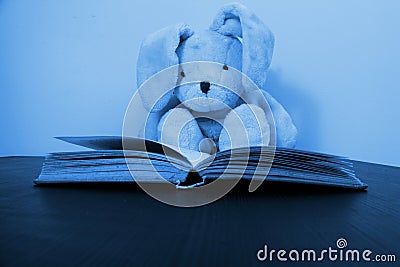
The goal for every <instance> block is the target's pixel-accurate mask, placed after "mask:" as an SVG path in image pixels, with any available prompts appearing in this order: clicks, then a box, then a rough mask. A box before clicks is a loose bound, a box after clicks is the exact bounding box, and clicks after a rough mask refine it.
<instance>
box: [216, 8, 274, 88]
mask: <svg viewBox="0 0 400 267" xmlns="http://www.w3.org/2000/svg"><path fill="white" fill-rule="evenodd" d="M210 29H211V30H214V31H216V32H218V33H220V34H223V35H227V36H233V37H237V38H239V39H241V41H242V50H243V59H242V60H243V61H242V72H243V73H244V74H246V75H247V76H249V78H250V79H251V80H252V81H253V82H254V83H255V84H256V85H257V86H258V87H259V88H260V89H262V88H263V86H264V83H265V81H266V75H267V69H268V67H269V65H270V63H271V60H272V54H273V49H274V36H273V34H272V32H271V31H270V30H269V29H268V28H267V27H266V26H265V25H264V24H263V22H262V21H261V20H260V19H259V18H258V17H257V16H256V15H255V14H254V13H253V12H251V11H250V10H249V9H247V8H246V7H245V6H244V5H242V4H239V3H234V4H228V5H225V6H223V7H222V8H221V10H220V11H219V12H218V14H217V15H216V17H215V19H214V21H213V23H212V25H211V27H210Z"/></svg>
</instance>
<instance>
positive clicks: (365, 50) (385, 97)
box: [0, 0, 400, 165]
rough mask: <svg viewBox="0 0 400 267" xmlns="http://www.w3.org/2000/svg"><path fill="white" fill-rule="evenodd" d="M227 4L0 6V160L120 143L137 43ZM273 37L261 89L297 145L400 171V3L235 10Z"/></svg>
mask: <svg viewBox="0 0 400 267" xmlns="http://www.w3.org/2000/svg"><path fill="white" fill-rule="evenodd" d="M223 3H226V1H215V0H207V1H198V2H195V1H193V2H189V1H177V0H171V1H160V2H157V3H156V2H154V1H142V2H141V3H136V2H134V1H77V0H74V1H22V0H21V1H12V0H0V116H1V120H0V122H1V132H0V149H1V151H0V155H43V154H45V153H46V152H50V151H59V150H74V149H76V148H75V147H74V146H72V145H69V144H63V143H62V142H61V141H57V140H54V139H52V136H59V135H100V134H106V135H119V134H120V133H121V127H122V120H123V115H124V111H125V108H126V106H127V104H128V102H129V100H130V97H131V96H132V94H133V93H134V91H135V89H136V85H135V81H136V77H135V65H136V58H137V53H138V50H139V46H140V43H141V41H142V40H143V38H144V37H145V36H146V35H147V34H149V33H151V32H153V31H155V30H158V29H159V28H161V27H164V26H166V25H169V24H174V23H177V22H186V23H189V24H190V25H192V27H194V28H195V29H201V28H204V27H208V25H209V24H210V22H211V19H212V18H213V16H214V14H215V13H216V11H217V10H218V8H219V7H220V6H221V5H222V4H223ZM243 3H244V4H246V5H247V6H248V7H249V8H251V9H253V10H255V11H256V13H257V15H258V16H259V17H260V18H261V19H262V20H263V21H264V22H265V23H266V24H267V25H268V26H269V27H270V28H271V29H272V31H273V32H274V33H275V37H276V49H275V54H274V58H273V61H272V66H271V70H270V74H269V88H270V89H269V90H270V93H271V94H272V95H274V96H275V97H276V98H277V99H278V100H279V101H280V102H281V103H283V104H284V105H285V107H286V108H287V109H288V111H289V112H290V113H291V114H292V116H293V118H294V121H295V123H296V124H297V126H298V128H299V131H300V136H299V143H298V147H299V148H304V149H311V150H316V151H323V152H329V153H334V154H339V155H346V156H349V157H351V158H354V159H359V160H365V161H372V162H378V163H386V164H392V165H400V157H399V154H400V126H399V114H400V103H399V102H400V90H399V85H400V66H399V62H400V53H399V49H400V30H399V28H400V19H399V15H398V14H399V11H400V6H399V4H398V2H397V1H388V0H387V1H347V0H340V1H339V0H337V1H329V2H328V1H317V0H316V1H243Z"/></svg>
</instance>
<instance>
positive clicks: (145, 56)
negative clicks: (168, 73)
mask: <svg viewBox="0 0 400 267" xmlns="http://www.w3.org/2000/svg"><path fill="white" fill-rule="evenodd" d="M192 35H193V31H192V30H191V29H190V28H189V26H188V25H185V24H178V25H175V26H170V27H166V28H163V29H161V30H159V31H157V32H155V33H153V34H150V35H149V36H148V37H147V38H146V39H145V40H144V41H143V43H142V46H141V47H140V51H139V57H138V61H137V68H136V69H137V86H138V88H139V87H140V86H141V85H142V84H143V83H144V82H145V81H146V80H147V79H149V78H150V77H151V76H153V75H154V74H156V73H157V72H159V71H161V70H163V69H165V68H168V67H170V66H173V65H176V64H179V58H178V55H177V54H176V52H175V51H176V49H177V48H178V46H179V44H180V43H181V42H182V41H184V40H186V39H187V38H189V37H190V36H192ZM168 89H170V88H163V86H162V85H160V87H159V88H154V90H141V91H140V92H139V93H140V95H141V97H142V100H143V104H144V106H145V107H146V108H147V109H150V108H151V107H150V105H149V103H151V101H154V100H155V99H158V98H159V97H161V96H162V95H164V94H165V93H166V92H167V90H168ZM171 97H172V91H171V92H169V93H168V94H167V95H165V96H164V97H163V98H161V99H160V100H159V101H158V102H157V104H156V106H155V107H154V108H153V110H152V111H154V112H156V111H160V110H162V109H163V108H164V107H165V106H166V105H167V104H168V102H169V100H170V99H171Z"/></svg>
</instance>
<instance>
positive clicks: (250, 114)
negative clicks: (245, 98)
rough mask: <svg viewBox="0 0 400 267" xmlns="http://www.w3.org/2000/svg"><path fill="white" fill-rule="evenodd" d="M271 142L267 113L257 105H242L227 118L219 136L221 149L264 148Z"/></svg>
mask: <svg viewBox="0 0 400 267" xmlns="http://www.w3.org/2000/svg"><path fill="white" fill-rule="evenodd" d="M269 142H270V125H269V123H268V121H267V117H266V115H265V112H264V111H263V110H262V109H261V108H260V107H258V106H256V105H252V104H250V105H248V104H242V105H240V106H239V107H237V108H235V109H233V110H231V111H230V112H229V113H228V115H227V116H226V118H225V120H224V123H223V129H222V130H221V134H220V136H219V149H220V150H221V151H223V150H228V149H232V148H237V147H249V146H262V145H268V144H269Z"/></svg>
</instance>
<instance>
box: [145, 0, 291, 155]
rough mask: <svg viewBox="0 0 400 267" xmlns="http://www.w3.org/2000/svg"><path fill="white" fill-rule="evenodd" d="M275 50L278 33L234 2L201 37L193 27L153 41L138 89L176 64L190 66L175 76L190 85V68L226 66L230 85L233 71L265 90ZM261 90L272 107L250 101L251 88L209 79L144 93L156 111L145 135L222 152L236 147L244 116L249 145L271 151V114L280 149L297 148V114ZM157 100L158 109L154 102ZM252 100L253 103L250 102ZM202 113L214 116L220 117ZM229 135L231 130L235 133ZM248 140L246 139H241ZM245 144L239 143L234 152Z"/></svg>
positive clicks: (160, 33)
mask: <svg viewBox="0 0 400 267" xmlns="http://www.w3.org/2000/svg"><path fill="white" fill-rule="evenodd" d="M273 47H274V36H273V34H272V33H271V32H270V30H269V29H268V28H267V27H266V26H265V25H264V24H263V23H262V21H261V20H260V19H259V18H258V17H257V16H256V15H255V14H254V13H252V12H251V11H250V10H248V9H247V8H246V7H245V6H243V5H242V4H239V3H233V4H228V5H225V6H223V7H222V8H221V10H220V11H219V12H218V13H217V15H216V17H215V19H214V21H213V22H212V24H211V26H210V28H209V29H206V30H202V31H198V32H194V31H193V30H192V29H191V28H190V27H189V26H187V25H185V24H178V25H175V26H170V27H167V28H164V29H161V30H160V31H158V32H155V33H153V34H151V35H149V36H148V37H147V38H146V39H145V40H144V41H143V43H142V46H141V49H140V53H139V57H138V62H137V83H138V87H140V86H141V85H142V84H143V83H144V82H145V81H146V80H148V79H150V77H152V76H153V75H155V74H156V73H158V72H160V71H162V70H164V69H166V68H168V67H171V66H174V65H182V67H181V68H179V71H177V73H176V77H173V78H174V79H175V78H176V79H185V76H186V75H185V65H184V63H187V62H198V61H200V62H216V63H219V64H220V65H219V66H220V69H219V70H217V75H221V76H223V79H230V76H229V74H228V73H229V70H230V69H231V68H233V69H235V70H238V71H240V72H242V73H243V74H244V75H246V76H247V77H248V78H249V79H251V81H252V82H254V84H255V85H256V86H257V87H258V88H260V89H264V87H265V82H266V74H267V69H268V67H269V65H270V62H271V59H272V54H273ZM198 71H199V72H201V71H205V72H207V71H208V70H207V69H205V70H202V69H199V70H198ZM213 75H216V74H215V70H214V73H213ZM224 75H225V76H226V77H225V76H224ZM232 79H234V78H232ZM235 82H237V83H241V80H239V81H235ZM261 92H262V94H261V95H262V96H263V97H264V98H265V101H266V102H267V103H268V104H269V107H270V108H269V109H265V108H263V107H261V106H260V105H258V104H257V103H259V100H257V99H254V97H253V98H252V97H251V96H250V94H251V92H249V90H248V88H246V85H243V86H236V87H235V88H234V89H232V88H225V87H223V86H220V85H218V84H215V83H213V81H210V80H204V81H200V82H194V83H188V84H182V85H179V86H177V87H176V88H174V89H172V90H169V91H168V88H163V86H162V84H160V86H159V87H157V88H155V89H154V90H142V91H140V92H139V93H140V96H141V98H142V101H143V105H144V107H145V108H146V109H148V111H149V112H150V115H149V117H148V121H147V124H146V134H145V137H146V138H148V139H152V140H156V141H160V142H163V143H166V144H170V145H173V146H178V147H180V148H183V149H189V150H197V151H201V152H206V153H214V152H215V151H216V150H217V149H219V150H225V149H229V148H232V145H233V144H232V142H231V138H235V136H232V135H235V130H234V129H235V127H237V125H236V123H237V121H236V120H235V119H234V118H237V117H239V119H240V120H241V122H242V123H243V127H244V128H245V129H246V131H247V136H248V145H250V146H256V145H268V142H269V141H270V138H269V133H270V127H271V125H270V123H269V121H268V119H267V115H268V114H267V113H268V112H272V117H273V118H274V122H275V128H276V145H277V146H281V147H294V146H295V143H296V135H297V130H296V127H295V126H294V125H293V123H292V120H291V118H290V116H289V114H288V113H287V112H286V110H285V109H284V108H283V107H282V106H281V105H280V104H279V103H278V102H277V101H276V100H275V99H274V98H273V97H272V96H271V95H269V94H268V93H267V92H266V91H264V90H261ZM156 98H157V103H156V104H155V105H154V104H150V103H154V99H156ZM244 98H248V99H253V101H251V103H249V102H248V101H243V99H244ZM233 113H235V115H233ZM202 114H203V115H204V114H213V118H215V119H210V118H207V116H203V115H202ZM227 129H231V131H230V133H229V134H228V131H227ZM232 129H233V130H232ZM240 138H243V137H241V136H237V137H236V139H237V140H240ZM213 144H215V146H213ZM240 145H241V143H240V141H239V143H238V144H236V145H233V146H240Z"/></svg>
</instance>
